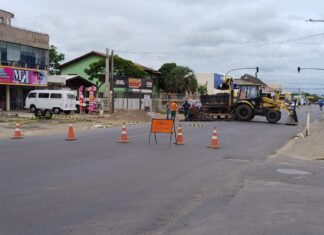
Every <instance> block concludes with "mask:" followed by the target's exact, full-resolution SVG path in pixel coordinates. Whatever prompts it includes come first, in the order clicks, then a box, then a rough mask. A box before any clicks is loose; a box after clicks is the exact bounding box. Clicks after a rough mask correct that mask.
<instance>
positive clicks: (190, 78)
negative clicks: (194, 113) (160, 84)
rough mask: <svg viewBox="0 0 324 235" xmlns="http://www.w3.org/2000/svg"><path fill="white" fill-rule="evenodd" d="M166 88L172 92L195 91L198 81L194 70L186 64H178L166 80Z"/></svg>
mask: <svg viewBox="0 0 324 235" xmlns="http://www.w3.org/2000/svg"><path fill="white" fill-rule="evenodd" d="M164 86H165V87H164V88H165V91H167V92H172V93H180V94H185V93H195V92H196V91H197V87H198V82H197V79H196V76H195V74H194V72H193V71H192V70H191V69H190V68H188V67H184V66H176V67H174V68H173V69H171V71H170V72H169V74H168V77H167V78H166V79H165V81H164Z"/></svg>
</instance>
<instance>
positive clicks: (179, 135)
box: [174, 124, 184, 145]
mask: <svg viewBox="0 0 324 235" xmlns="http://www.w3.org/2000/svg"><path fill="white" fill-rule="evenodd" d="M174 144H176V145H184V143H183V135H182V127H181V124H179V127H178V130H177V136H176V142H175V143H174Z"/></svg>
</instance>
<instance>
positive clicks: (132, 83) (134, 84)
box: [128, 78, 142, 88]
mask: <svg viewBox="0 0 324 235" xmlns="http://www.w3.org/2000/svg"><path fill="white" fill-rule="evenodd" d="M141 86H142V81H141V79H137V78H128V87H129V88H140V87H141Z"/></svg>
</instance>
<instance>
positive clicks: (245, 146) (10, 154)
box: [0, 109, 324, 235]
mask: <svg viewBox="0 0 324 235" xmlns="http://www.w3.org/2000/svg"><path fill="white" fill-rule="evenodd" d="M318 116H319V111H318V110H317V109H314V110H313V111H312V119H316V118H317V117H318ZM299 118H300V125H299V126H298V127H295V126H287V125H284V124H283V123H281V124H277V125H273V124H269V123H266V122H265V120H264V118H258V119H255V120H254V121H253V122H225V121H220V122H205V123H200V124H201V127H192V126H190V124H191V123H183V135H184V142H185V143H186V144H185V145H183V146H174V145H172V146H171V147H170V148H169V146H168V136H167V135H163V134H161V135H158V144H157V145H156V144H154V143H153V142H152V143H151V145H149V144H148V134H149V125H144V126H129V127H128V128H127V132H128V136H129V138H130V140H131V143H129V144H118V143H116V142H117V140H118V138H119V135H120V129H119V128H112V129H102V130H95V131H88V132H82V133H78V132H77V130H75V132H76V135H77V136H76V137H77V140H76V141H74V142H67V141H65V136H62V135H53V136H43V137H26V138H24V139H22V140H8V139H1V140H0V149H1V150H0V234H5V235H7V234H11V235H16V234H17V235H18V234H19V235H20V234H33V235H38V234H39V235H45V234H51V235H54V234H55V235H56V234H60V235H62V234H96V235H99V234H100V235H101V234H186V235H188V234H294V235H298V234H323V226H322V224H323V222H324V206H323V205H324V203H323V201H322V199H323V197H324V190H323V184H324V183H323V182H324V181H323V177H324V173H322V170H323V167H324V165H323V164H322V163H321V162H316V163H312V162H300V161H297V160H292V159H284V158H280V157H279V158H276V159H272V158H269V156H270V155H272V154H274V153H275V151H276V149H278V148H280V147H282V146H283V145H284V144H285V143H286V142H287V141H288V140H289V139H290V138H292V137H293V136H294V135H295V134H296V133H298V132H300V131H302V130H303V128H304V126H305V110H301V111H300V112H299ZM214 126H216V127H217V131H218V137H219V144H220V147H221V148H220V149H217V150H214V149H208V148H206V146H207V145H208V144H209V141H210V137H211V133H212V129H213V127H214ZM289 170H290V171H289Z"/></svg>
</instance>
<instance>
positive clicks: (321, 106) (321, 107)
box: [318, 100, 324, 110]
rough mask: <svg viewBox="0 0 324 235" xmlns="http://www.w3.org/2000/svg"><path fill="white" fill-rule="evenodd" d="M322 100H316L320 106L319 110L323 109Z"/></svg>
mask: <svg viewBox="0 0 324 235" xmlns="http://www.w3.org/2000/svg"><path fill="white" fill-rule="evenodd" d="M323 102H324V101H323V100H320V101H318V105H319V107H320V110H322V109H323Z"/></svg>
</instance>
